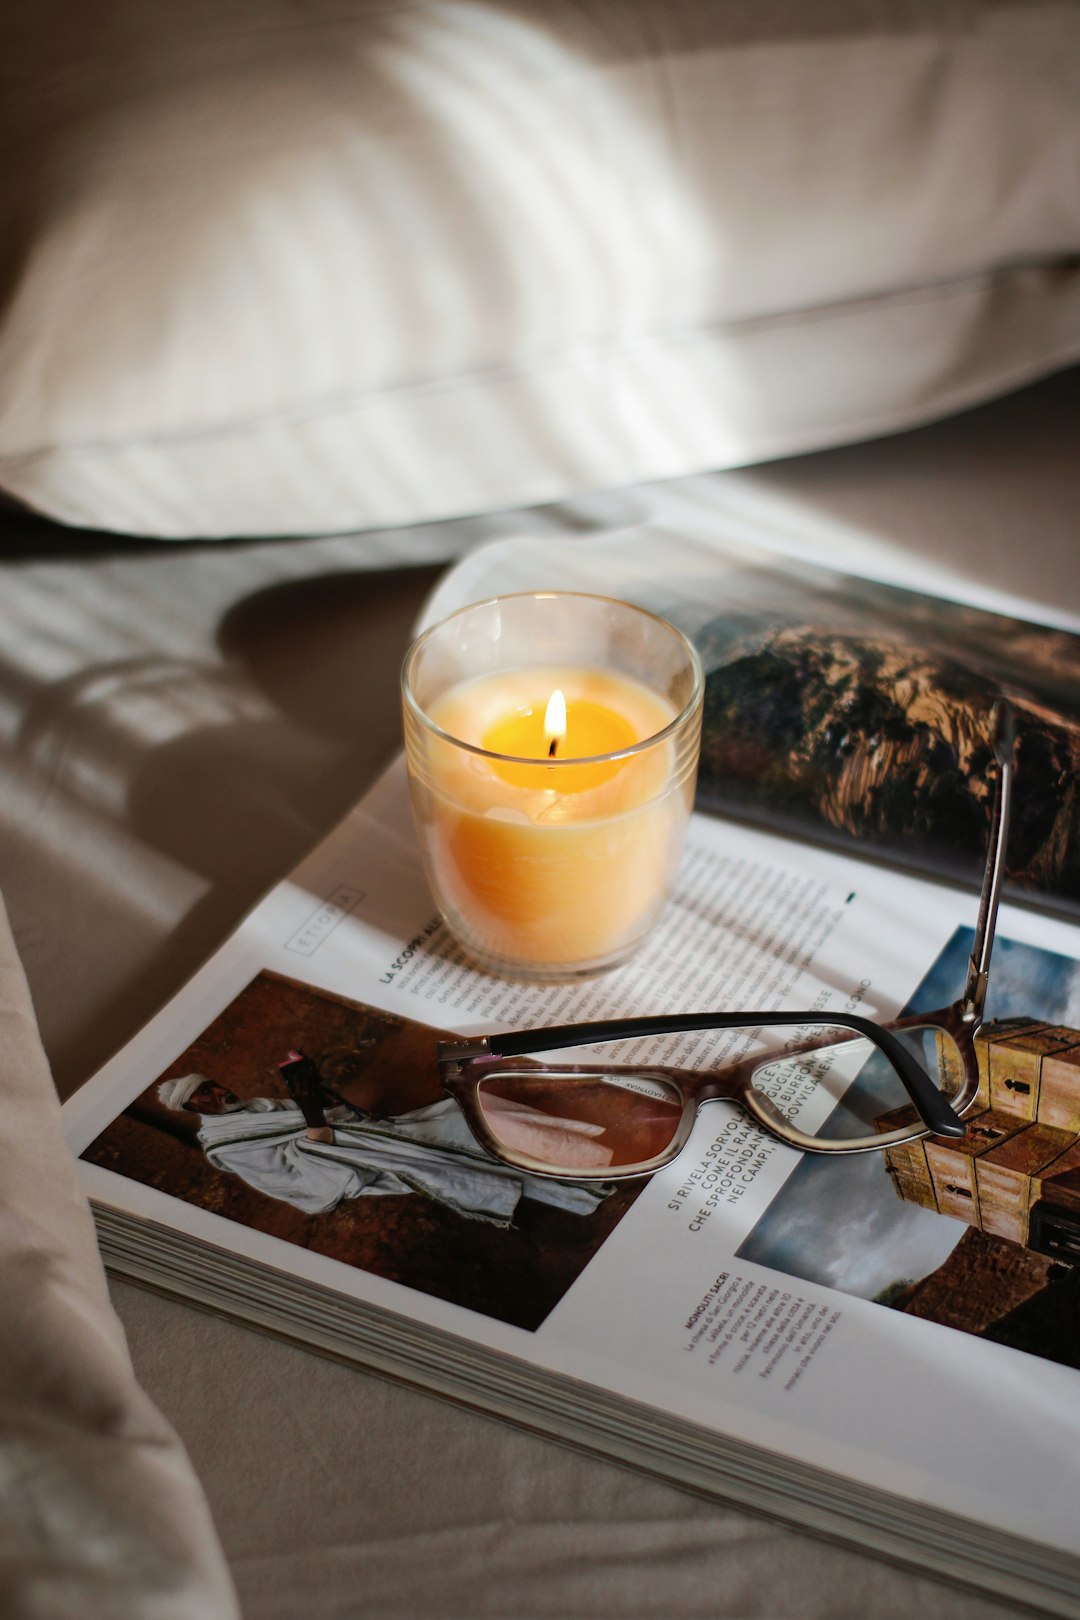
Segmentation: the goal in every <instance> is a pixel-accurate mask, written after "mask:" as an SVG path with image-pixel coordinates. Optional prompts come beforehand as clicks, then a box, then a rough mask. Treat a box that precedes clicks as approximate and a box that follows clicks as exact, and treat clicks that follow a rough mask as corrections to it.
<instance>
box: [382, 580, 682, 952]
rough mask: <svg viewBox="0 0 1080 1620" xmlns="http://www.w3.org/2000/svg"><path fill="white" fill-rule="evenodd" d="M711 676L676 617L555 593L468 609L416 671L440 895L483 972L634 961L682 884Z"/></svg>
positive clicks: (422, 831) (423, 824)
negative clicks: (631, 957)
mask: <svg viewBox="0 0 1080 1620" xmlns="http://www.w3.org/2000/svg"><path fill="white" fill-rule="evenodd" d="M704 684H705V683H704V677H703V675H702V671H701V664H700V661H699V659H698V656H697V653H696V652H695V651H694V648H693V647H692V645H691V644H690V642H689V641H688V640H687V639H686V637H685V636H684V635H683V634H682V633H681V632H680V631H679V630H677V629H676V628H675V627H674V625H671V624H669V623H668V622H667V621H666V620H665V619H661V618H658V617H657V616H656V615H655V614H653V613H649V612H647V611H646V610H645V609H643V608H639V607H634V606H632V605H631V604H630V603H628V602H618V601H615V600H613V599H612V598H610V597H603V596H586V595H582V594H577V593H571V592H557V591H543V592H529V593H522V594H520V595H514V596H503V597H495V598H492V599H491V600H490V601H486V602H478V603H475V604H474V605H473V606H471V607H467V608H463V609H462V610H461V611H460V612H458V613H455V614H452V615H451V617H450V618H448V619H445V620H443V622H442V623H441V624H437V625H435V626H433V627H432V628H431V629H429V630H427V631H426V632H425V633H424V634H423V635H422V636H421V637H420V638H419V640H418V641H416V642H415V643H414V645H413V646H412V647H411V648H410V650H409V652H408V654H407V655H406V658H405V663H404V667H403V670H402V701H403V709H404V723H405V756H406V762H407V766H408V773H409V783H410V788H411V792H412V801H413V809H414V813H415V819H416V826H417V831H418V833H419V838H420V847H421V850H422V853H423V859H424V865H425V869H426V872H427V877H428V881H429V883H430V885H431V890H432V893H433V895H434V897H435V901H436V903H437V905H438V907H439V909H440V911H441V912H442V914H443V917H444V918H445V920H446V922H447V924H448V925H449V927H450V929H451V931H452V932H453V933H454V935H455V936H456V938H457V939H458V940H459V941H460V942H461V944H462V945H463V946H464V947H465V949H466V950H467V951H468V953H469V954H470V956H472V957H473V958H474V960H475V961H476V962H477V963H479V964H480V965H481V966H482V967H485V968H487V969H489V970H492V971H495V972H502V973H508V974H513V975H516V976H521V977H527V978H563V977H566V976H568V975H573V974H577V973H589V972H594V971H596V970H598V969H601V968H608V967H612V966H614V965H615V964H616V963H618V962H621V961H623V960H624V959H625V958H626V957H627V956H629V955H630V954H631V952H632V951H634V950H635V949H636V947H637V946H638V945H639V944H640V943H641V941H642V940H643V939H644V937H645V935H646V934H647V933H648V931H649V929H650V928H651V927H652V925H653V923H654V922H655V921H656V919H657V917H658V916H659V914H660V911H661V910H662V908H663V906H664V903H665V901H666V900H667V898H668V896H669V895H670V893H671V889H672V885H673V883H674V880H675V875H676V873H677V871H678V866H679V860H680V857H681V853H682V846H683V841H684V837H685V833H686V826H687V821H688V819H689V816H690V810H691V807H692V804H693V795H694V783H695V779H696V775H697V763H698V753H699V749H700V742H701V711H702V700H703V695H704Z"/></svg>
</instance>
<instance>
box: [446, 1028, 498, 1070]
mask: <svg viewBox="0 0 1080 1620" xmlns="http://www.w3.org/2000/svg"><path fill="white" fill-rule="evenodd" d="M435 1055H436V1057H437V1058H438V1061H439V1063H440V1064H447V1063H455V1064H457V1063H468V1061H469V1059H470V1058H479V1057H490V1056H491V1042H490V1041H489V1040H488V1039H487V1037H486V1036H483V1035H476V1036H474V1037H473V1039H472V1040H471V1041H440V1042H439V1044H438V1046H437V1048H436V1052H435Z"/></svg>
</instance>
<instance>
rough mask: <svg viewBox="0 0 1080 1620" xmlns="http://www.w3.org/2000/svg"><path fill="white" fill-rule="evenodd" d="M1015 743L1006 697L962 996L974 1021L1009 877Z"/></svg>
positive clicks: (997, 726) (997, 712)
mask: <svg viewBox="0 0 1080 1620" xmlns="http://www.w3.org/2000/svg"><path fill="white" fill-rule="evenodd" d="M1015 747H1016V722H1015V721H1014V719H1013V712H1012V709H1011V708H1010V707H1009V705H1008V704H1007V703H1005V702H1004V701H1002V702H1000V703H998V704H997V705H996V707H995V709H994V738H993V748H994V758H995V759H996V760H997V766H998V778H997V787H996V789H995V792H994V807H993V810H992V812H991V817H990V843H989V848H988V849H987V851H986V867H985V870H984V872H983V882H982V894H981V896H980V899H979V917H978V921H977V922H976V924H975V938H974V941H973V942H972V948H971V961H970V963H969V964H968V977H967V983H966V985H965V986H964V994H963V998H962V1007H963V1013H964V1017H965V1018H966V1019H968V1020H969V1021H971V1022H973V1023H974V1022H977V1021H979V1020H981V1018H982V1013H983V1004H984V1003H985V1001H986V984H987V979H988V977H989V973H990V953H991V951H992V950H993V948H994V928H995V926H996V924H997V914H998V904H999V902H1000V899H1001V885H1002V881H1003V879H1004V877H1005V846H1006V844H1007V842H1008V837H1009V812H1010V809H1011V807H1012V782H1013V768H1014V764H1015Z"/></svg>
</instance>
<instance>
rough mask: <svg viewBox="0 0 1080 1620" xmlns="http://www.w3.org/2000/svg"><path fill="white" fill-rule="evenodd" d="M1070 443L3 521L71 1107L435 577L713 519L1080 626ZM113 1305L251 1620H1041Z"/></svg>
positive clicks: (305, 807)
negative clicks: (532, 539) (245, 518)
mask: <svg viewBox="0 0 1080 1620" xmlns="http://www.w3.org/2000/svg"><path fill="white" fill-rule="evenodd" d="M1078 429H1080V373H1077V372H1071V373H1065V374H1063V375H1061V376H1059V377H1056V378H1052V379H1050V380H1049V381H1047V382H1044V383H1042V384H1040V385H1039V386H1037V387H1035V388H1032V389H1029V390H1027V391H1025V392H1024V393H1022V394H1018V395H1015V396H1013V397H1012V398H1009V399H1006V400H1003V401H1000V402H998V403H996V404H994V405H991V406H988V407H984V408H982V409H980V410H978V411H973V412H970V413H968V414H967V415H965V416H961V417H958V418H955V419H953V420H951V421H949V422H946V423H942V424H940V425H938V426H936V427H930V428H923V429H920V430H918V431H916V432H912V433H909V434H906V435H901V436H898V437H896V438H893V439H888V440H882V441H880V442H877V443H874V444H867V445H862V446H855V447H852V448H848V449H842V450H835V451H830V452H827V453H823V454H820V455H817V456H808V457H803V458H800V459H797V460H793V461H790V462H787V463H784V464H780V465H775V466H772V467H766V468H757V469H753V470H749V471H745V472H736V473H726V474H717V475H712V476H707V477H697V478H693V479H688V480H684V481H680V482H677V483H673V484H666V485H665V484H659V485H653V486H645V487H638V488H635V489H632V490H628V491H624V492H620V493H616V494H609V495H605V496H602V497H596V498H594V499H589V500H587V501H584V500H583V501H580V502H577V503H574V504H567V505H564V506H560V507H549V508H546V509H542V510H538V511H533V512H529V513H516V514H510V515H506V516H501V517H500V516H495V517H488V518H484V519H477V520H469V521H460V522H455V523H452V524H443V525H428V526H425V527H423V528H417V529H412V530H402V531H387V532H385V533H381V534H367V535H363V536H337V537H331V538H316V539H302V540H287V541H275V542H258V543H243V542H236V543H230V544H219V545H213V546H207V545H198V546H190V547H183V546H181V547H170V548H169V549H168V550H163V549H160V548H156V547H154V546H152V545H137V546H136V545H132V544H130V543H127V542H124V541H121V540H110V539H107V538H102V537H100V536H94V537H90V536H85V535H81V534H78V533H73V532H63V531H56V530H53V529H50V528H48V527H47V526H45V525H42V524H39V523H37V522H36V521H34V520H31V519H28V518H23V517H21V516H18V515H16V514H11V515H10V516H8V517H7V518H6V519H5V522H4V528H3V531H2V532H3V537H4V541H5V546H4V551H3V556H2V562H0V568H2V584H0V714H2V716H3V724H2V727H0V758H2V766H3V768H2V771H0V890H2V893H3V896H4V900H5V902H6V905H7V909H8V912H9V915H10V918H11V923H12V929H13V933H14V937H15V940H16V943H17V945H18V947H19V951H20V954H21V957H22V962H23V965H24V968H25V972H26V976H27V979H28V982H29V986H30V990H31V993H32V996H33V1002H34V1007H35V1010H36V1013H37V1017H38V1020H39V1025H40V1030H41V1035H42V1040H43V1042H44V1046H45V1050H46V1052H47V1055H48V1057H49V1059H50V1061H51V1064H52V1068H53V1073H54V1077H55V1080H56V1083H57V1086H58V1089H59V1090H60V1092H61V1093H62V1094H65V1095H66V1094H69V1093H70V1092H71V1091H72V1090H73V1089H74V1088H75V1087H77V1086H78V1085H79V1084H80V1083H81V1082H82V1081H83V1080H84V1079H85V1078H87V1076H88V1075H89V1074H91V1073H92V1072H93V1071H94V1069H95V1068H96V1067H97V1066H98V1065H99V1064H100V1063H101V1062H102V1061H103V1060H104V1059H105V1058H106V1057H107V1056H108V1055H109V1053H110V1052H111V1051H112V1050H113V1049H114V1048H115V1047H116V1046H118V1045H119V1044H120V1043H121V1042H122V1041H123V1040H124V1039H125V1038H126V1037H127V1036H129V1035H130V1034H132V1033H133V1032H134V1031H135V1029H136V1028H137V1027H138V1026H139V1025H140V1024H141V1023H142V1022H143V1021H144V1020H145V1019H146V1018H147V1017H148V1016H149V1014H150V1013H151V1012H152V1011H153V1010H154V1008H155V1007H156V1006H157V1005H159V1004H160V1003H161V1001H162V1000H163V999H165V998H167V997H168V995H169V994H170V992H172V991H173V990H175V989H176V988H178V987H179V985H180V984H181V983H182V982H183V981H184V979H185V978H186V977H187V976H188V975H189V974H190V972H191V971H192V970H193V969H194V968H195V967H196V966H197V965H198V963H199V962H200V961H201V960H202V959H203V958H204V957H205V956H206V954H207V953H208V952H209V951H210V950H211V949H212V948H213V946H214V945H215V944H216V943H217V942H219V941H220V939H221V938H222V937H223V936H224V934H225V933H226V932H227V931H228V929H229V928H230V926H231V925H232V924H233V923H234V922H235V921H236V920H238V918H239V917H240V916H241V915H242V914H243V912H244V911H245V910H246V909H247V908H248V907H249V906H250V905H251V904H252V902H253V901H254V900H255V899H256V898H257V897H258V896H259V895H260V894H261V893H262V892H263V891H264V890H265V889H266V888H267V887H268V886H270V885H271V884H272V883H273V882H274V881H275V880H276V879H277V878H278V877H280V876H281V875H282V874H283V873H284V872H286V871H287V870H288V869H289V867H290V866H291V865H292V864H293V863H294V862H295V861H296V860H297V858H298V857H299V856H300V855H301V854H302V853H303V852H304V851H305V850H306V849H307V848H308V847H310V845H311V844H313V843H314V842H315V841H316V840H317V839H318V838H319V837H320V835H321V834H322V833H323V832H325V831H326V830H328V829H329V827H330V826H331V825H333V823H334V822H335V821H336V820H337V819H338V818H339V817H340V815H341V814H342V813H343V812H344V810H345V809H346V808H347V807H348V805H349V804H350V803H351V802H352V801H353V800H354V799H355V798H356V797H358V796H359V794H360V793H361V792H362V791H363V789H364V788H365V786H366V785H367V783H368V782H369V781H370V780H371V779H372V777H373V776H374V774H375V773H376V771H377V769H378V768H379V767H380V766H381V765H382V764H383V763H384V762H385V761H386V760H387V759H388V758H389V757H390V756H391V755H392V753H393V752H394V750H395V748H396V746H397V727H398V719H397V708H396V688H397V668H398V663H399V660H400V655H401V652H402V650H403V648H404V646H405V644H406V642H407V639H408V635H409V627H410V625H411V623H412V621H413V618H414V616H415V614H416V613H417V611H418V610H419V607H420V605H421V602H422V600H423V598H424V596H425V594H426V592H427V591H428V590H429V589H430V587H431V584H432V583H433V581H434V579H435V578H436V577H437V572H438V569H439V567H440V566H441V565H442V563H443V562H445V560H446V559H447V558H448V557H450V556H452V555H454V554H455V553H457V552H460V551H461V550H462V549H463V548H465V547H466V546H470V545H473V544H475V543H476V542H477V541H480V540H483V539H485V538H494V537H497V536H503V535H509V534H514V533H522V532H530V533H533V534H537V533H545V532H550V533H552V534H559V535H570V534H574V533H588V532H595V531H598V530H599V531H607V530H611V529H614V528H619V527H626V526H627V525H633V524H636V523H639V522H642V521H645V520H646V519H649V518H656V517H661V518H663V519H664V520H665V521H667V522H671V523H678V521H679V518H680V513H682V514H686V513H689V512H693V513H694V514H695V517H696V518H698V519H700V516H701V513H702V512H703V511H705V512H712V511H715V514H716V521H717V525H718V529H719V530H720V531H721V532H731V533H733V534H734V533H738V534H739V535H741V536H743V537H750V536H752V535H753V534H754V533H759V534H765V533H769V534H771V535H772V536H773V538H774V539H775V538H776V536H777V535H779V536H781V537H782V539H783V543H784V544H785V545H794V546H797V545H798V543H799V537H800V535H805V536H807V537H808V541H809V537H812V538H813V541H814V545H815V548H816V549H817V550H818V551H819V552H820V550H821V548H822V545H823V544H824V545H825V547H826V549H829V548H831V549H832V552H833V554H834V555H835V557H836V558H837V560H838V561H842V562H848V563H850V564H852V565H858V563H859V562H860V560H861V561H863V562H865V563H866V564H867V565H868V566H877V565H880V566H881V567H883V568H884V569H885V571H886V572H888V571H889V570H890V568H891V567H892V566H893V565H894V564H896V562H897V559H900V558H902V559H904V560H905V562H909V561H910V559H911V558H913V557H914V558H915V559H917V560H918V561H919V564H920V566H921V567H925V575H926V583H927V586H928V587H930V588H934V587H937V588H941V589H960V588H962V586H963V582H965V581H966V582H967V583H968V585H969V586H971V587H972V588H977V589H978V590H980V591H984V592H991V593H1006V594H1009V595H1012V596H1015V597H1017V598H1020V599H1022V600H1023V602H1024V604H1025V608H1024V610H1025V611H1031V612H1035V611H1037V610H1039V609H1040V608H1041V610H1042V611H1043V612H1044V613H1045V614H1047V615H1049V616H1051V617H1052V616H1054V615H1059V614H1061V613H1063V612H1074V613H1075V612H1078V611H1080V548H1078V546H1077V512H1078V511H1080V458H1078V456H1077V453H1076V446H1077V437H1078ZM406 565H407V566H406ZM988 599H989V598H988ZM112 1292H113V1300H114V1304H115V1306H116V1309H117V1311H118V1312H119V1315H120V1318H121V1320H122V1322H123V1324H124V1327H125V1329H126V1332H127V1336H128V1342H129V1345H130V1350H131V1354H132V1357H133V1359H134V1363H135V1367H136V1370H137V1372H138V1374H139V1377H140V1378H141V1380H142V1383H143V1385H144V1387H145V1389H146V1390H147V1391H148V1392H149V1393H150V1395H151V1396H152V1397H153V1399H154V1401H156V1402H157V1404H158V1406H159V1407H160V1409H161V1411H162V1412H163V1413H164V1415H165V1416H166V1418H168V1419H169V1420H170V1421H171V1422H172V1424H173V1425H175V1427H176V1429H177V1430H178V1431H179V1433H180V1436H181V1437H182V1439H183V1441H184V1443H185V1444H186V1447H187V1449H188V1453H189V1455H190V1457H191V1460H192V1462H193V1464H194V1467H195V1470H196V1472H197V1474H198V1476H199V1478H200V1479H201V1481H202V1484H203V1487H204V1489H205V1491H206V1494H207V1497H208V1500H209V1503H210V1507H211V1510H212V1513H213V1516H214V1519H215V1522H216V1525H217V1531H218V1534H219V1535H220V1538H221V1541H222V1544H223V1546H224V1550H225V1553H226V1556H227V1559H228V1563H229V1566H230V1568H231V1572H232V1576H233V1579H234V1581H235V1583H236V1586H237V1589H238V1592H239V1596H240V1599H241V1603H242V1606H243V1609H244V1612H245V1614H247V1615H248V1616H250V1617H252V1620H295V1617H299V1616H308V1615H312V1616H315V1615H318V1616H322V1617H328V1620H330V1617H335V1616H341V1617H345V1616H364V1617H369V1616H371V1617H374V1616H387V1617H395V1620H397V1617H405V1616H433V1617H440V1620H472V1617H481V1616H493V1617H494V1616H500V1617H501V1616H521V1617H541V1616H567V1617H576V1616H580V1617H582V1620H586V1617H588V1620H593V1617H596V1620H609V1617H610V1620H615V1617H616V1616H618V1617H642V1620H645V1617H652V1616H657V1617H659V1616H664V1617H670V1616H673V1615H678V1616H684V1617H701V1620H704V1617H706V1616H724V1617H736V1616H746V1617H750V1616H761V1617H766V1616H767V1617H777V1620H779V1617H785V1620H787V1617H790V1620H800V1617H806V1616H820V1617H822V1620H824V1617H839V1616H852V1617H854V1616H859V1617H863V1616H870V1617H874V1620H886V1617H894V1616H895V1617H897V1620H899V1617H900V1616H904V1617H907V1616H910V1615H911V1614H913V1613H918V1612H922V1613H926V1614H929V1615H933V1616H935V1617H940V1620H981V1617H985V1620H989V1617H990V1616H992V1615H997V1614H1001V1615H1005V1614H1008V1613H1017V1612H1020V1611H1019V1610H1018V1609H1017V1608H1016V1606H1015V1605H1009V1604H1005V1603H996V1602H994V1601H992V1600H991V1599H989V1598H987V1597H985V1596H982V1595H978V1594H972V1593H970V1592H961V1591H957V1590H953V1589H950V1588H947V1587H945V1586H943V1585H941V1584H940V1583H938V1582H936V1581H931V1580H929V1579H926V1578H923V1577H920V1576H919V1575H918V1574H915V1573H912V1572H911V1571H907V1570H897V1569H894V1568H891V1567H889V1566H887V1565H885V1564H883V1563H881V1562H880V1561H878V1560H875V1559H872V1558H869V1557H867V1556H864V1555H862V1554H860V1553H859V1552H857V1551H851V1550H846V1549H843V1548H840V1547H837V1546H833V1545H828V1544H826V1543H824V1542H821V1541H817V1540H814V1539H812V1538H810V1537H809V1536H807V1535H805V1534H801V1533H796V1532H794V1531H791V1530H789V1529H787V1528H784V1527H783V1526H780V1525H777V1524H773V1523H769V1522H766V1521H764V1520H762V1519H760V1518H755V1517H751V1516H749V1515H747V1514H744V1513H741V1512H740V1511H738V1510H737V1509H735V1508H731V1507H727V1506H718V1505H716V1504H713V1503H710V1502H705V1501H699V1500H696V1499H694V1498H692V1497H690V1496H688V1495H684V1494H682V1493H680V1492H679V1491H677V1490H676V1489H674V1488H672V1487H671V1486H669V1485H667V1484H662V1483H657V1482H655V1481H652V1480H649V1479H646V1478H643V1477H640V1476H637V1475H634V1474H632V1473H629V1472H625V1471H623V1470H621V1469H618V1468H616V1467H614V1466H612V1465H610V1464H608V1463H606V1462H603V1461H599V1460H596V1459H593V1458H588V1457H584V1456H580V1455H576V1454H573V1453H571V1452H570V1451H567V1450H564V1449H562V1448H560V1447H559V1446H556V1445H554V1444H552V1443H550V1442H548V1441H545V1440H542V1439H539V1438H537V1437H535V1436H532V1435H529V1434H527V1433H524V1432H520V1431H517V1430H514V1429H512V1428H509V1427H507V1426H506V1425H504V1424H501V1423H498V1422H495V1421H492V1420H490V1419H486V1418H484V1417H481V1416H477V1415H475V1414H472V1413H469V1412H465V1411H462V1410H459V1409H457V1408H454V1407H451V1406H449V1405H445V1404H443V1403H440V1402H439V1401H437V1400H435V1399H432V1398H430V1397H428V1396H424V1395H420V1394H417V1393H415V1392H413V1391H411V1390H409V1389H406V1388H401V1387H396V1386H394V1385H392V1384H390V1383H387V1382H385V1381H383V1380H381V1379H378V1378H375V1377H371V1376H367V1375H365V1374H363V1373H360V1372H357V1371H355V1370H352V1369H348V1368H345V1367H342V1366H339V1365H336V1364H334V1363H331V1362H328V1361H325V1360H322V1359H319V1358H318V1357H316V1356H314V1355H309V1354H306V1353H304V1352H302V1351H300V1350H297V1349H295V1348H291V1347H289V1346H286V1345H284V1344H281V1343H278V1342H275V1341H272V1340H270V1339H266V1338H263V1337H260V1336H258V1335H257V1334H255V1333H252V1332H250V1331H247V1330H245V1329H243V1328H240V1327H238V1326H235V1325H233V1324H231V1323H228V1322H225V1321H222V1320H219V1319H217V1318H214V1317H210V1316H206V1315H201V1314H199V1313H197V1312H195V1311H193V1310H190V1309H188V1308H187V1307H185V1306H184V1305H183V1304H180V1303H177V1302H175V1301H170V1300H165V1299H162V1298H158V1297H156V1296H153V1295H151V1294H149V1293H147V1292H144V1291H141V1290H139V1289H136V1288H134V1287H131V1286H128V1285H122V1284H116V1285H114V1287H113V1290H112ZM2 1489H3V1487H2V1486H0V1491H2ZM110 1612H111V1611H110ZM124 1612H127V1611H124ZM130 1612H132V1613H135V1612H139V1613H142V1612H144V1611H142V1610H131V1611H130ZM145 1612H147V1613H149V1612H150V1611H149V1610H146V1611H145ZM163 1612H164V1611H163ZM169 1612H170V1613H171V1612H172V1611H169ZM190 1612H192V1613H195V1612H196V1611H195V1610H191V1611H190Z"/></svg>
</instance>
